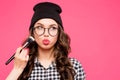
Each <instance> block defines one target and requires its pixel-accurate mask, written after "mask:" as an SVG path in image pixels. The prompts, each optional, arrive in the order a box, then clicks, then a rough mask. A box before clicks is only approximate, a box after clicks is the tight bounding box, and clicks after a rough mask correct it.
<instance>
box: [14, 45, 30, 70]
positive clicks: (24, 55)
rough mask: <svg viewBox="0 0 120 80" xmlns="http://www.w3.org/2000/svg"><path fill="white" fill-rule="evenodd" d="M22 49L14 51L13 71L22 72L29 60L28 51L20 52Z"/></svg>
mask: <svg viewBox="0 0 120 80" xmlns="http://www.w3.org/2000/svg"><path fill="white" fill-rule="evenodd" d="M21 49H22V47H19V48H18V49H17V50H16V54H15V59H14V68H15V69H20V70H24V68H25V67H26V65H27V62H28V60H29V55H28V53H29V50H28V49H23V50H22V51H21Z"/></svg>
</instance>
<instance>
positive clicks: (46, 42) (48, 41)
mask: <svg viewBox="0 0 120 80" xmlns="http://www.w3.org/2000/svg"><path fill="white" fill-rule="evenodd" d="M42 42H43V44H44V45H48V44H49V43H50V40H48V39H44V40H43V41H42Z"/></svg>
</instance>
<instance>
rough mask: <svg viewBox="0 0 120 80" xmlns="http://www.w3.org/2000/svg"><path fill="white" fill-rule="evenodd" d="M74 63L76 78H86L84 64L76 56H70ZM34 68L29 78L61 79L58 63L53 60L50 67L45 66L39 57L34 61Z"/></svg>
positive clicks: (82, 79)
mask: <svg viewBox="0 0 120 80" xmlns="http://www.w3.org/2000/svg"><path fill="white" fill-rule="evenodd" d="M70 61H71V63H72V64H73V67H74V70H75V72H76V75H75V76H74V80H85V73H84V70H83V67H82V65H81V64H80V63H79V62H78V61H77V60H76V59H74V58H70ZM34 65H35V66H34V68H33V70H32V73H31V75H30V77H29V78H28V80H60V75H59V72H58V71H57V68H56V64H55V63H54V62H53V63H52V64H51V65H50V66H49V68H47V69H46V68H44V67H43V66H42V65H41V64H40V62H39V61H38V59H37V58H36V59H35V61H34Z"/></svg>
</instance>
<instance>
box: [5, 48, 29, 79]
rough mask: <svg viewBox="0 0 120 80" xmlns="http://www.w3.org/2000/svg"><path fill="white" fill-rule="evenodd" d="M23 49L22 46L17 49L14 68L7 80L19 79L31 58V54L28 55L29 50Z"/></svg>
mask: <svg viewBox="0 0 120 80" xmlns="http://www.w3.org/2000/svg"><path fill="white" fill-rule="evenodd" d="M21 49H22V47H19V48H18V49H17V50H16V54H15V59H14V68H13V69H12V71H11V72H10V74H9V75H8V76H7V78H6V80H17V79H18V77H19V76H20V74H21V73H22V72H23V70H24V68H25V67H26V65H27V62H28V60H29V55H28V53H29V50H28V49H23V50H22V51H21Z"/></svg>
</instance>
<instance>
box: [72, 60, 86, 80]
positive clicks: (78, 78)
mask: <svg viewBox="0 0 120 80" xmlns="http://www.w3.org/2000/svg"><path fill="white" fill-rule="evenodd" d="M70 60H71V62H72V64H73V68H74V70H75V72H76V74H75V76H74V80H86V79H85V78H86V76H85V71H84V69H83V67H82V64H81V63H80V62H79V61H78V60H77V59H75V58H71V59H70Z"/></svg>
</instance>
